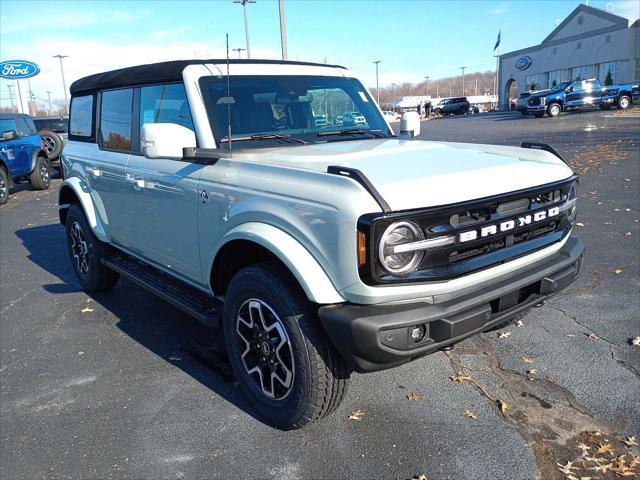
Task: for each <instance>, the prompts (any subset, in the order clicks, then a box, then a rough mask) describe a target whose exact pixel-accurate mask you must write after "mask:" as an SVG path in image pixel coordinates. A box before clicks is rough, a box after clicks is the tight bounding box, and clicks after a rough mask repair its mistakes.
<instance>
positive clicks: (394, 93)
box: [391, 83, 396, 107]
mask: <svg viewBox="0 0 640 480" xmlns="http://www.w3.org/2000/svg"><path fill="white" fill-rule="evenodd" d="M395 99H396V84H395V83H392V84H391V102H392V103H393V101H394V100H395ZM394 107H395V106H394Z"/></svg>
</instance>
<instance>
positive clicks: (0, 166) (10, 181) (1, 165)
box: [0, 157, 14, 188]
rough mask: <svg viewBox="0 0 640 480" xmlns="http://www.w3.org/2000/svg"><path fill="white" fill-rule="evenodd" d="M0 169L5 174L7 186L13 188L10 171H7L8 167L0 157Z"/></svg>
mask: <svg viewBox="0 0 640 480" xmlns="http://www.w3.org/2000/svg"><path fill="white" fill-rule="evenodd" d="M0 168H1V169H3V170H4V172H5V173H6V174H7V181H8V182H9V184H8V185H7V186H8V187H9V188H11V187H13V186H14V182H13V175H11V170H9V165H7V163H6V162H5V161H4V158H2V157H0Z"/></svg>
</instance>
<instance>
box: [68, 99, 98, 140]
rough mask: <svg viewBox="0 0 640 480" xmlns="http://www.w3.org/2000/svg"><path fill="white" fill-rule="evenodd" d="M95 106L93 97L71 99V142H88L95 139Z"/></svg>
mask: <svg viewBox="0 0 640 480" xmlns="http://www.w3.org/2000/svg"><path fill="white" fill-rule="evenodd" d="M93 105H94V102H93V95H85V96H82V97H73V98H72V99H71V113H70V116H69V138H70V139H71V140H83V141H88V140H90V139H91V138H92V137H93V108H94V107H93ZM74 137H75V138H74Z"/></svg>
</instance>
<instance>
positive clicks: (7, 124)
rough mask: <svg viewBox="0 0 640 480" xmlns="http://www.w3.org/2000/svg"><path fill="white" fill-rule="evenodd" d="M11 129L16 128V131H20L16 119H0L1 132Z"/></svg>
mask: <svg viewBox="0 0 640 480" xmlns="http://www.w3.org/2000/svg"><path fill="white" fill-rule="evenodd" d="M11 130H15V131H16V132H17V131H18V129H17V128H16V121H15V120H14V119H12V118H3V119H0V133H1V132H9V131H11Z"/></svg>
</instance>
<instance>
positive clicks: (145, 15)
mask: <svg viewBox="0 0 640 480" xmlns="http://www.w3.org/2000/svg"><path fill="white" fill-rule="evenodd" d="M585 1H586V0H583V1H582V2H580V1H578V0H539V1H525V0H511V1H490V0H467V1H454V0H438V1H436V0H412V1H408V0H366V1H365V0H285V12H286V28H287V39H288V47H289V59H290V60H304V61H312V62H321V63H324V62H325V61H326V62H327V63H334V64H340V65H344V66H346V67H348V68H349V69H351V70H353V71H355V72H356V73H357V74H358V75H359V77H360V78H361V79H363V81H364V83H365V84H366V85H367V86H375V65H374V64H373V63H372V62H373V61H375V60H380V61H381V62H382V63H380V65H379V68H380V70H379V72H380V73H379V78H380V85H381V86H386V85H389V84H391V83H392V82H395V83H402V82H404V81H409V82H419V81H422V80H423V79H424V76H426V75H429V76H430V78H431V79H432V80H433V79H436V78H442V77H447V76H453V75H458V74H460V69H459V67H461V66H466V67H467V69H466V72H467V73H469V72H474V71H485V70H491V69H494V68H495V58H494V57H493V55H494V52H493V47H494V44H495V42H496V37H497V35H498V30H499V29H501V30H502V43H501V47H500V48H501V50H502V52H503V53H506V52H509V51H513V50H518V49H520V48H525V47H529V46H532V45H536V44H538V43H540V42H541V41H542V40H543V39H544V38H545V37H546V36H547V35H548V34H549V33H550V32H551V31H552V30H553V29H554V28H555V25H556V22H557V21H558V22H559V21H561V20H562V19H564V18H565V17H566V16H567V15H568V14H569V13H570V12H571V11H572V10H573V9H574V8H576V7H577V6H578V5H579V4H580V3H585ZM588 3H589V5H591V6H593V7H596V8H601V9H604V8H605V5H606V4H607V3H611V2H607V1H601V0H589V2H588ZM613 4H614V6H613V8H614V12H615V13H616V14H618V15H622V16H625V17H627V18H630V19H635V18H638V17H639V16H640V2H639V1H638V0H618V1H614V2H613ZM609 8H611V7H609ZM247 9H248V12H249V15H248V16H249V33H250V46H251V56H252V58H275V59H278V58H281V50H280V24H279V13H278V2H277V0H257V1H256V3H253V4H249V5H248V6H247ZM242 10H243V9H242V6H241V5H239V4H235V3H233V2H232V0H201V1H169V0H155V1H153V2H148V1H142V0H129V1H82V0H70V1H64V0H58V1H55V2H43V1H31V0H0V60H1V61H5V60H17V59H19V60H29V61H33V62H35V63H37V64H38V65H39V66H40V68H41V73H40V74H39V75H38V76H36V77H34V78H32V79H31V80H30V84H31V90H32V92H33V93H34V95H35V96H36V98H37V99H40V100H44V99H46V98H47V93H46V92H47V91H50V92H51V97H52V98H53V99H56V98H64V94H63V88H62V80H61V76H60V64H59V61H58V59H57V58H52V55H56V54H62V55H68V56H69V57H68V58H66V59H64V71H65V77H66V81H67V88H68V87H69V85H70V84H71V82H73V80H75V79H77V78H80V77H83V76H85V75H90V74H92V73H97V72H102V71H107V70H112V69H115V68H120V67H125V66H130V65H138V64H143V63H151V62H156V61H163V60H175V59H183V58H224V56H225V34H226V33H228V34H229V37H230V48H232V49H233V48H245V47H246V45H245V31H244V19H243V14H242ZM231 54H232V56H234V57H237V55H238V53H237V52H231ZM241 54H242V55H243V57H244V54H245V52H242V53H241ZM21 83H22V82H21ZM7 85H8V82H7V81H5V80H1V81H0V105H2V106H7V105H9V104H10V100H9V90H8V88H7ZM22 88H23V90H25V91H26V88H25V87H22ZM25 91H23V95H26V92H25ZM24 98H25V100H26V96H25V97H24Z"/></svg>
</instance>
